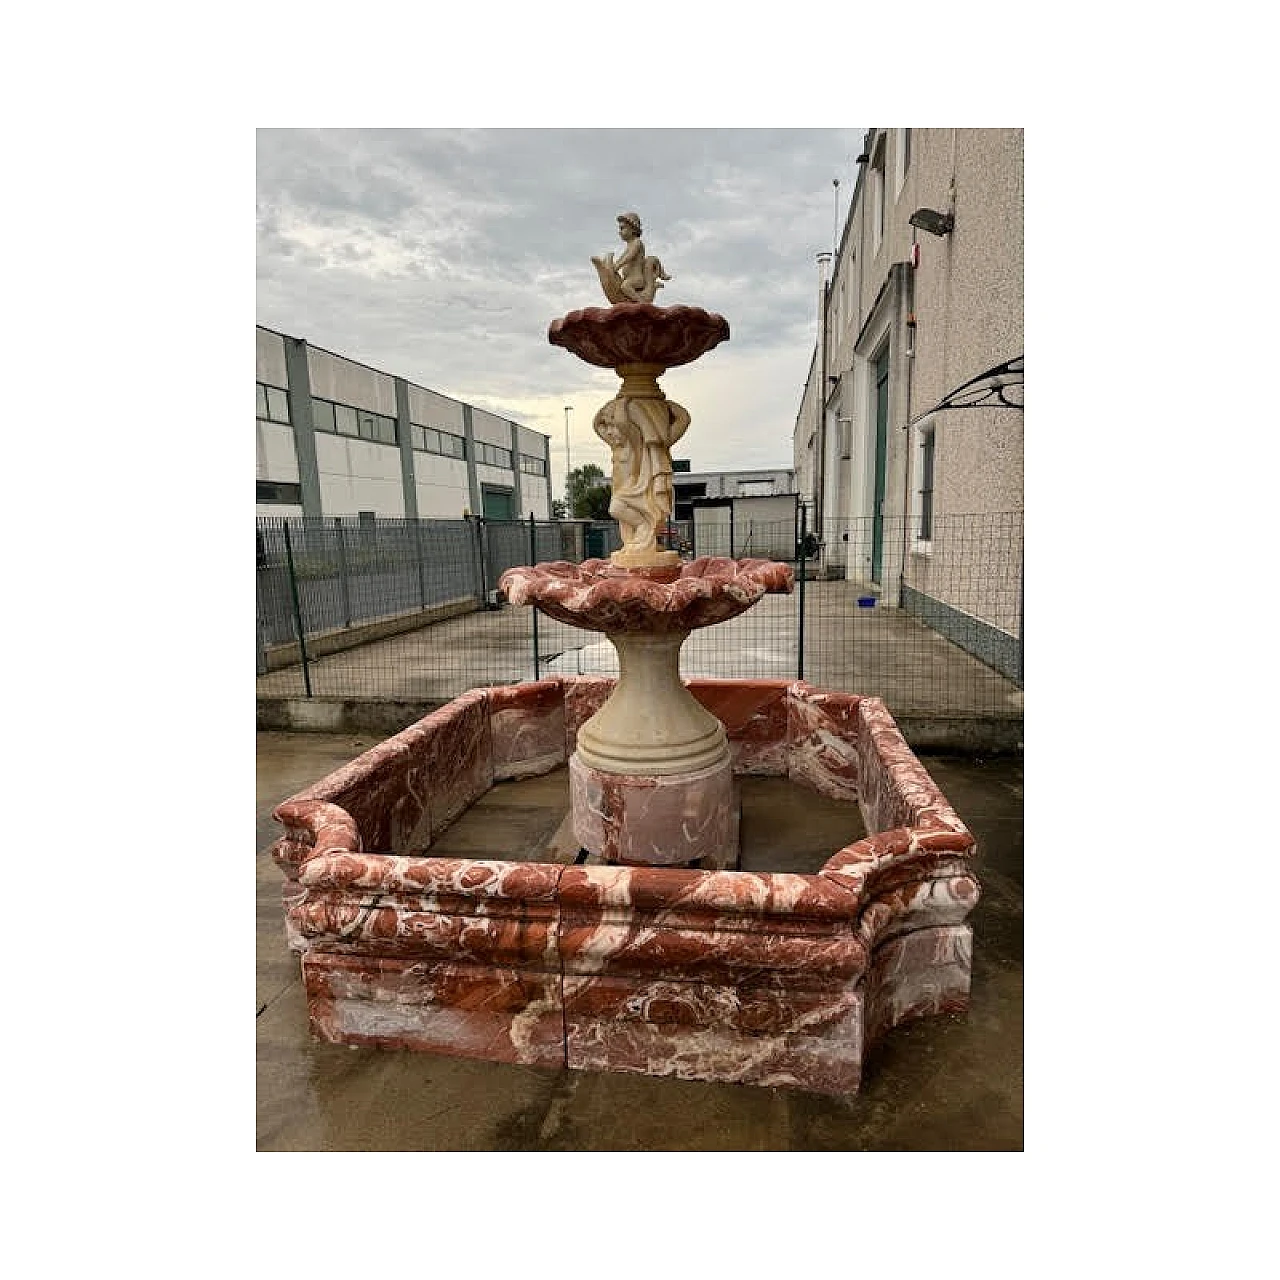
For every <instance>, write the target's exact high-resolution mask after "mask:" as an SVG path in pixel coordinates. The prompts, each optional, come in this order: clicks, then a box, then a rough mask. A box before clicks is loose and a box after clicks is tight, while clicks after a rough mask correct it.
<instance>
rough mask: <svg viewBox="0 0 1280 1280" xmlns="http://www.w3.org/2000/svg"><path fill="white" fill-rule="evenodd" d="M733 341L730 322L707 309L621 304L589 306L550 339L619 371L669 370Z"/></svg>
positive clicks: (561, 323)
mask: <svg viewBox="0 0 1280 1280" xmlns="http://www.w3.org/2000/svg"><path fill="white" fill-rule="evenodd" d="M728 337H729V322H728V321H727V320H726V319H725V318H724V316H722V315H717V314H716V313H715V312H714V311H704V310H703V309H702V308H701V307H655V306H654V305H653V303H651V302H621V303H619V304H618V305H617V306H613V307H584V308H582V309H581V310H579V311H570V312H569V314H568V315H567V316H562V317H561V318H560V319H559V320H553V321H552V322H551V327H550V329H548V330H547V340H548V341H549V342H550V343H551V345H552V346H555V347H564V348H565V350H566V351H572V352H573V354H574V355H575V356H577V357H578V358H579V359H581V360H585V361H586V362H587V363H588V364H594V365H599V366H600V367H601V368H603V369H616V368H618V367H619V366H620V365H626V364H654V365H661V366H662V368H664V369H673V368H675V367H676V366H677V365H682V364H689V363H690V362H691V361H693V360H696V359H697V358H698V357H699V356H701V355H705V354H706V353H707V352H708V351H710V350H711V348H712V347H715V346H718V345H719V344H720V343H721V342H724V341H726V340H727V339H728Z"/></svg>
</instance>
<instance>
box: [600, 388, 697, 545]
mask: <svg viewBox="0 0 1280 1280" xmlns="http://www.w3.org/2000/svg"><path fill="white" fill-rule="evenodd" d="M655 385H656V384H655ZM591 425H592V427H593V428H594V430H595V432H596V434H597V435H598V436H599V437H600V438H601V439H602V440H603V441H604V442H605V443H606V444H607V445H608V446H609V448H610V450H611V452H612V455H613V474H612V477H611V483H612V487H613V496H612V498H611V500H610V502H609V514H610V515H611V516H612V517H613V518H614V519H615V520H616V521H617V522H618V528H619V531H620V533H621V534H622V550H621V551H620V552H615V553H614V559H615V560H616V559H621V560H623V561H633V562H637V563H640V562H645V561H647V560H650V559H652V557H654V556H655V555H657V554H658V531H659V530H660V529H661V528H662V526H663V525H664V524H665V523H666V522H667V521H668V520H670V519H671V512H672V509H673V506H674V497H675V490H674V484H673V481H672V478H671V446H672V445H673V444H675V443H676V441H677V440H679V439H680V438H681V436H683V435H684V433H685V431H686V430H687V429H688V426H689V414H688V412H687V411H686V410H685V408H684V407H683V406H682V405H678V404H676V403H675V402H674V401H672V400H668V399H666V397H665V396H661V395H659V396H657V397H654V396H643V397H641V396H626V395H619V396H617V397H616V398H615V399H613V400H610V401H609V403H608V404H606V405H605V406H604V407H603V408H602V409H601V410H600V411H599V412H598V413H597V414H596V416H595V418H594V420H593V421H592V424H591Z"/></svg>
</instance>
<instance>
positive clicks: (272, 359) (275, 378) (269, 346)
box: [256, 329, 289, 387]
mask: <svg viewBox="0 0 1280 1280" xmlns="http://www.w3.org/2000/svg"><path fill="white" fill-rule="evenodd" d="M256 344H257V367H258V379H257V380H258V381H259V382H265V383H267V384H268V385H269V386H273V387H288V385H289V375H288V373H287V372H286V371H285V364H284V339H283V338H282V337H281V336H280V334H278V333H273V332H272V331H271V330H270V329H258V330H257V338H256Z"/></svg>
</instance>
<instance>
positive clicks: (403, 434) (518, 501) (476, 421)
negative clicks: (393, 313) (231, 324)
mask: <svg viewBox="0 0 1280 1280" xmlns="http://www.w3.org/2000/svg"><path fill="white" fill-rule="evenodd" d="M256 342H257V514H258V515H260V516H353V515H358V514H362V513H366V514H373V515H376V516H386V517H409V518H422V519H431V518H442V519H458V518H459V517H461V516H463V515H464V514H472V515H483V516H487V517H489V518H491V519H512V520H514V519H523V518H525V517H527V516H528V515H529V514H530V513H532V514H533V515H534V516H535V517H536V518H537V519H539V520H546V519H549V518H550V516H551V465H550V447H551V441H550V437H548V436H546V435H544V434H543V433H541V432H538V431H533V430H531V429H530V428H528V427H524V426H521V425H520V424H519V423H516V422H512V421H510V420H508V419H506V418H502V417H499V416H498V415H497V414H494V413H491V412H489V411H488V410H486V409H481V408H478V407H476V406H474V405H469V404H465V403H463V402H462V401H460V400H455V399H453V398H451V397H449V396H446V395H443V394H442V393H440V392H438V391H432V390H430V389H429V388H427V387H420V386H418V385H417V384H415V383H412V382H409V381H407V380H406V379H404V378H401V377H397V376H395V375H393V374H389V373H383V372H382V371H380V370H378V369H373V368H371V367H369V366H368V365H365V364H362V363H360V362H359V361H356V360H352V359H349V358H348V357H346V356H340V355H336V354H335V353H333V352H331V351H325V350H324V349H322V348H320V347H314V346H311V345H310V344H309V343H307V342H306V341H305V339H302V338H294V337H290V336H289V335H287V334H282V333H277V332H276V331H275V330H272V329H265V328H263V327H262V326H261V325H259V326H258V328H257V336H256Z"/></svg>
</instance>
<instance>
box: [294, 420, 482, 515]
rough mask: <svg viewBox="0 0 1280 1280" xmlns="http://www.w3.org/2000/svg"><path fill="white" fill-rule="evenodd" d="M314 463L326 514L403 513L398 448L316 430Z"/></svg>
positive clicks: (402, 490) (402, 491)
mask: <svg viewBox="0 0 1280 1280" xmlns="http://www.w3.org/2000/svg"><path fill="white" fill-rule="evenodd" d="M326 398H327V397H326ZM347 403H348V404H350V403H351V402H350V401H347ZM357 407H358V408H368V407H372V406H366V405H359V406H357ZM380 412H385V410H383V411H380ZM316 462H317V464H318V465H319V468H320V501H321V504H322V510H323V512H324V514H325V515H326V516H353V515H356V514H357V513H358V512H360V511H373V512H375V513H376V514H378V515H380V516H403V515H404V482H403V480H402V478H401V472H400V451H399V450H398V449H397V448H396V447H395V446H394V445H390V444H376V443H374V442H373V441H372V440H352V439H350V438H349V437H347V436H335V435H331V434H330V433H328V432H324V431H317V432H316ZM451 514H455V515H456V514H459V513H457V512H454V513H451Z"/></svg>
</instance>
